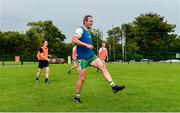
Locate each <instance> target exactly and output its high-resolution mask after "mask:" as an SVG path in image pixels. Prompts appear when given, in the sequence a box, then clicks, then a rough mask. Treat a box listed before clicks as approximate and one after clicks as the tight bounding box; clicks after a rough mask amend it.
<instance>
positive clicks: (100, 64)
mask: <svg viewBox="0 0 180 113" xmlns="http://www.w3.org/2000/svg"><path fill="white" fill-rule="evenodd" d="M90 65H91V66H93V67H96V68H98V69H100V70H101V72H102V74H103V76H104V78H105V80H106V81H108V83H109V85H110V86H111V87H112V89H113V92H114V93H116V92H118V91H120V90H122V89H124V88H125V86H124V85H123V86H118V85H116V84H115V83H114V81H113V80H112V78H111V75H110V74H109V71H108V70H107V68H106V66H105V64H104V63H103V62H102V60H101V59H100V58H96V59H95V60H93V61H92V62H91V63H90Z"/></svg>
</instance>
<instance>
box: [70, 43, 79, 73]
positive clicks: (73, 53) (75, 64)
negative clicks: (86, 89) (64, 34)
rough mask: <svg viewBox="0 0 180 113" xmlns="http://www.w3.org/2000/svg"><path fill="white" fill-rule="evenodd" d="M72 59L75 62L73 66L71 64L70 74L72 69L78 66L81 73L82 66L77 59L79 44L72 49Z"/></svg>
mask: <svg viewBox="0 0 180 113" xmlns="http://www.w3.org/2000/svg"><path fill="white" fill-rule="evenodd" d="M72 60H73V61H72V62H73V66H71V68H70V69H69V71H68V74H70V73H71V70H72V69H75V68H77V72H78V73H79V70H80V67H79V62H78V60H77V46H74V47H73V50H72Z"/></svg>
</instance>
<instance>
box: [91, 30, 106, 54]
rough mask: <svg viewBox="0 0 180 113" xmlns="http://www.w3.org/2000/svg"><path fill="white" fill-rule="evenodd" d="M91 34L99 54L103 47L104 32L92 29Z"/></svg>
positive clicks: (96, 51)
mask: <svg viewBox="0 0 180 113" xmlns="http://www.w3.org/2000/svg"><path fill="white" fill-rule="evenodd" d="M91 35H92V39H93V45H94V51H95V53H96V54H98V50H99V48H100V47H101V44H102V42H103V40H102V38H103V37H102V33H101V31H100V30H99V29H92V31H91Z"/></svg>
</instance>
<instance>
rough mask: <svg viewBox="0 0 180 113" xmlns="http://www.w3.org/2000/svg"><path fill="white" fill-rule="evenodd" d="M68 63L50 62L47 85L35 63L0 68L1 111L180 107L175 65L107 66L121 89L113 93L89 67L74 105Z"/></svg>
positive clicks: (179, 72)
mask: <svg viewBox="0 0 180 113" xmlns="http://www.w3.org/2000/svg"><path fill="white" fill-rule="evenodd" d="M69 67H70V65H67V64H65V65H50V83H49V84H45V83H44V78H45V75H44V72H43V73H42V76H41V78H40V83H39V84H37V83H35V76H36V72H37V65H35V64H31V65H25V66H7V67H6V66H5V67H0V112H5V111H14V112H15V111H16V112H30V111H32V112H35V111H36V112H40V111H42V112H51V111H52V112H61V111H63V112H66V111H67V112H69V111H76V112H78V111H80V112H83V111H86V112H88V111H91V112H96V111H101V112H113V111H114V112H116V111H119V112H126V111H131V112H134V111H136V112H145V111H149V112H153V111H157V112H159V111H162V112H163V111H168V112H172V111H180V64H163V63H151V64H142V63H134V64H125V63H124V64H108V69H109V71H110V73H111V75H112V77H113V80H114V81H115V83H117V84H125V85H126V89H125V90H124V91H122V92H120V93H116V94H114V93H112V90H111V87H110V86H109V85H108V83H107V82H106V81H105V80H104V78H103V76H102V75H101V73H98V72H96V69H94V68H91V67H90V68H88V76H87V79H86V81H85V84H84V87H83V89H82V93H81V100H82V104H75V103H73V99H74V94H75V84H76V80H77V79H78V75H77V73H76V71H75V70H74V71H72V73H71V75H68V74H67V69H68V68H69Z"/></svg>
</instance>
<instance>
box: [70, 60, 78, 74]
mask: <svg viewBox="0 0 180 113" xmlns="http://www.w3.org/2000/svg"><path fill="white" fill-rule="evenodd" d="M76 67H77V64H76V61H75V60H73V65H72V66H71V67H70V69H69V70H68V74H71V70H73V69H74V68H76Z"/></svg>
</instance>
